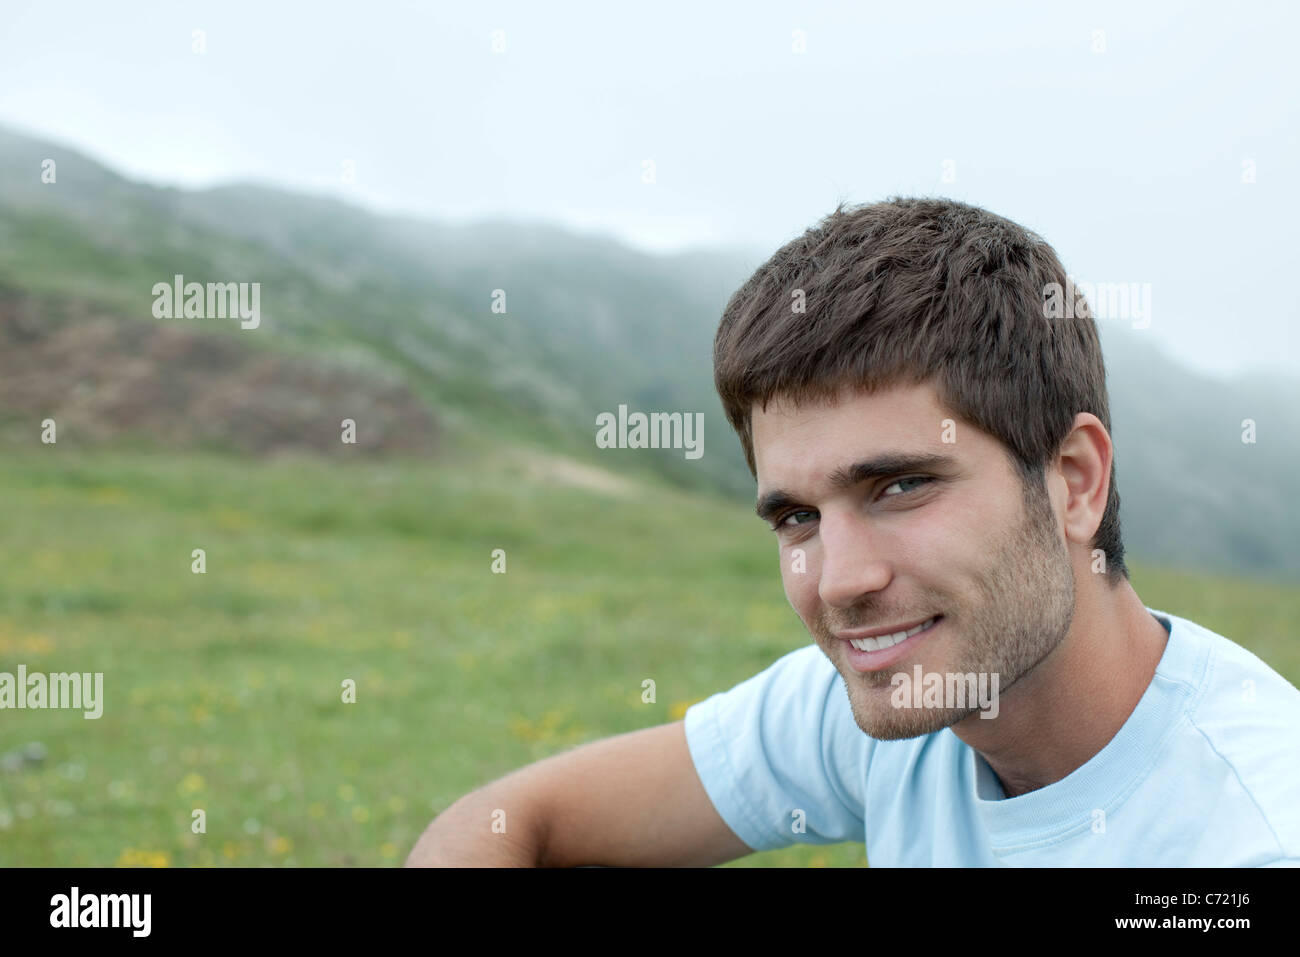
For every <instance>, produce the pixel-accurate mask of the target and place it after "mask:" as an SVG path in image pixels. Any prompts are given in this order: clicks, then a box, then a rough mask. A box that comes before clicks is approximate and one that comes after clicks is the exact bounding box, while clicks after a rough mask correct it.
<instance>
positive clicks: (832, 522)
mask: <svg viewBox="0 0 1300 957" xmlns="http://www.w3.org/2000/svg"><path fill="white" fill-rule="evenodd" d="M817 532H818V537H819V538H820V539H821V552H822V554H821V579H820V581H819V584H818V594H819V595H820V597H821V600H822V601H823V602H824V603H825V604H827V605H831V606H833V607H836V608H850V607H852V606H853V605H856V604H859V603H860V602H861V600H862V596H863V595H865V594H867V593H868V592H876V591H880V590H881V589H883V588H884V587H885V586H886V585H887V584H889V580H890V577H891V575H892V572H891V570H890V566H889V562H888V561H887V560H886V558H885V555H884V553H883V552H882V551H881V536H880V534H879V532H873V531H872V530H871V528H870V526H869V525H868V524H867V523H866V522H864V521H862V520H860V519H859V518H857V517H855V516H852V515H844V514H839V515H830V516H828V515H826V514H823V515H822V517H821V522H820V527H819V528H818V530H817Z"/></svg>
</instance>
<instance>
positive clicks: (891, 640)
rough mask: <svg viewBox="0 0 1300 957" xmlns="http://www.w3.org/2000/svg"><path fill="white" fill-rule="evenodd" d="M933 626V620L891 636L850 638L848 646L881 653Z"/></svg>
mask: <svg viewBox="0 0 1300 957" xmlns="http://www.w3.org/2000/svg"><path fill="white" fill-rule="evenodd" d="M933 624H934V619H933V618H931V619H930V620H929V621H923V622H921V624H919V625H917V626H916V627H915V628H909V629H908V630H907V631H896V632H894V634H892V635H880V636H879V637H876V638H850V639H849V644H851V645H852V646H853V647H854V648H856V649H858V651H883V650H884V649H886V648H892V647H894V645H896V644H898V643H899V642H900V641H905V640H907V639H908V638H911V637H912V636H913V635H915V634H916V633H917V632H921V631H925V629H927V628H929V627H930V626H931V625H933Z"/></svg>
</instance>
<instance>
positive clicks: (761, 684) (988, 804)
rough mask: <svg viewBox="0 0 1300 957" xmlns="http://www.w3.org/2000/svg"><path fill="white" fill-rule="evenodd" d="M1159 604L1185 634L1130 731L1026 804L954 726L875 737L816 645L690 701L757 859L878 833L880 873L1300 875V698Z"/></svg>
mask: <svg viewBox="0 0 1300 957" xmlns="http://www.w3.org/2000/svg"><path fill="white" fill-rule="evenodd" d="M1147 610H1148V611H1150V612H1151V613H1152V614H1153V615H1155V616H1156V618H1157V620H1159V621H1160V623H1161V624H1162V625H1164V626H1165V628H1166V630H1168V631H1169V640H1168V641H1167V642H1166V644H1165V650H1164V654H1163V655H1162V656H1161V658H1160V663H1159V665H1158V666H1157V667H1156V672H1155V676H1154V677H1153V678H1152V680H1151V684H1150V685H1149V686H1148V687H1147V690H1146V691H1145V692H1144V693H1143V695H1142V699H1141V700H1140V701H1139V702H1138V705H1137V707H1136V708H1135V709H1134V711H1133V713H1132V714H1131V715H1130V716H1129V718H1128V720H1127V721H1126V722H1125V723H1124V726H1123V727H1122V728H1120V730H1119V733H1118V734H1116V735H1115V737H1114V738H1113V739H1112V740H1111V741H1110V743H1109V744H1107V745H1106V746H1105V747H1104V748H1102V750H1101V751H1099V752H1098V753H1097V754H1096V755H1094V756H1093V757H1092V759H1091V760H1089V761H1088V762H1087V763H1085V764H1084V765H1082V766H1081V767H1079V768H1076V769H1075V770H1074V771H1073V772H1072V773H1070V774H1069V775H1067V776H1066V777H1064V778H1062V779H1061V780H1060V781H1057V782H1055V783H1053V784H1049V785H1047V786H1046V787H1043V788H1039V789H1038V790H1035V791H1030V792H1028V793H1026V794H1021V795H1019V796H1017V797H1013V798H1008V797H1006V796H1005V794H1004V793H1003V791H1002V787H1001V785H1000V783H999V782H998V779H997V776H996V775H995V774H994V773H993V770H992V768H991V767H990V766H989V765H988V762H986V761H985V760H984V758H983V757H981V756H980V755H979V753H978V752H976V751H975V750H973V749H972V748H970V747H969V746H968V745H966V744H965V743H964V742H963V741H962V740H961V739H960V738H958V737H957V736H956V735H955V734H953V732H952V729H951V728H945V729H943V730H942V731H937V732H935V733H933V734H928V735H922V736H919V737H916V738H908V739H904V740H898V741H880V740H877V739H875V738H871V737H868V736H867V735H866V734H865V733H863V731H862V730H861V729H860V728H859V727H858V725H857V723H856V722H855V721H854V720H853V713H852V711H851V710H850V707H849V699H848V695H847V692H846V691H845V688H844V684H843V681H842V679H841V678H840V674H839V672H838V671H836V670H835V666H834V665H833V664H831V662H830V660H829V659H828V658H827V657H826V655H825V654H824V653H823V652H822V650H821V649H820V648H819V647H818V646H817V645H815V644H812V645H808V646H806V647H804V648H800V649H799V650H797V651H792V652H791V653H790V654H788V655H786V656H785V657H783V658H781V659H780V660H779V661H777V662H776V663H775V664H773V665H772V666H771V667H769V668H768V669H766V670H765V671H763V672H761V673H760V674H758V675H755V676H754V677H753V678H750V679H749V680H748V681H745V682H742V683H741V684H739V685H737V686H736V687H734V688H732V689H731V690H730V691H725V692H721V693H719V694H715V695H713V696H712V697H710V698H708V699H706V700H704V701H701V702H699V703H698V704H696V705H694V706H692V707H691V708H689V709H688V710H687V712H686V719H685V724H686V739H687V743H688V744H689V747H690V752H691V758H692V760H693V761H694V762H695V768H696V770H697V771H698V772H699V775H700V779H701V781H702V782H703V783H704V788H705V790H706V791H707V792H708V794H709V798H710V799H711V800H712V801H713V805H714V807H716V808H717V810H718V813H719V814H721V815H722V818H723V820H725V821H726V822H727V825H728V826H729V827H730V828H731V829H732V830H733V831H735V832H736V835H737V836H738V837H739V838H740V839H741V840H742V841H744V842H745V843H746V844H748V845H749V846H750V847H751V848H753V849H754V850H755V851H765V850H770V849H772V848H777V847H785V846H788V845H791V844H795V843H809V844H833V843H837V842H841V841H857V840H864V841H865V843H866V850H867V860H868V863H870V864H871V865H872V866H873V867H890V866H903V867H932V866H937V867H997V866H1014V867H1060V866H1068V867H1089V866H1118V867H1129V866H1131V867H1182V866H1208V867H1253V866H1263V865H1274V866H1277V865H1291V866H1296V865H1300V691H1297V690H1296V688H1295V687H1293V686H1292V685H1291V684H1290V683H1289V682H1288V681H1287V680H1286V679H1285V678H1283V677H1282V676H1281V675H1279V674H1278V673H1277V672H1275V671H1274V670H1273V669H1272V668H1270V667H1269V666H1268V665H1266V664H1265V663H1264V662H1263V661H1261V660H1260V659H1259V658H1258V657H1256V656H1255V655H1254V654H1252V653H1251V652H1249V651H1247V650H1246V649H1245V648H1242V647H1241V646H1240V645H1238V644H1236V643H1235V642H1232V641H1230V640H1228V639H1227V638H1224V637H1223V636H1222V635H1218V634H1215V633H1214V632H1212V631H1209V630H1208V629H1206V628H1202V627H1201V626H1200V625H1197V624H1195V623H1194V622H1191V621H1187V620H1185V619H1182V618H1178V617H1176V616H1174V615H1170V614H1167V613H1165V612H1161V611H1155V610H1153V609H1147ZM799 812H803V813H802V815H801V814H799ZM800 827H802V828H803V830H802V831H800Z"/></svg>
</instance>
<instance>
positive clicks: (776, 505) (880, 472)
mask: <svg viewBox="0 0 1300 957" xmlns="http://www.w3.org/2000/svg"><path fill="white" fill-rule="evenodd" d="M956 468H957V460H956V459H955V458H953V457H952V456H951V455H944V454H942V453H938V452H930V453H925V454H922V453H916V452H890V453H886V454H885V455H878V456H876V457H875V458H872V459H863V460H862V461H861V462H854V463H853V464H852V465H846V466H841V467H840V468H837V469H836V470H835V471H834V472H832V473H831V477H830V484H831V488H833V489H837V490H839V489H846V488H852V487H853V486H854V485H857V484H858V483H859V482H866V481H868V480H870V479H876V478H886V477H888V476H890V475H898V474H899V473H901V472H946V471H955V470H956ZM797 504H799V499H797V498H796V497H795V496H794V495H792V494H791V493H790V492H787V491H786V490H785V489H779V488H778V489H773V490H772V491H770V492H768V493H767V494H766V495H763V496H762V497H761V498H759V500H758V504H757V505H755V506H754V513H755V514H756V515H758V517H759V518H761V519H763V520H764V521H765V522H770V521H771V520H772V518H773V516H775V515H776V514H777V513H778V512H780V511H781V510H782V509H784V508H788V507H790V506H791V505H797Z"/></svg>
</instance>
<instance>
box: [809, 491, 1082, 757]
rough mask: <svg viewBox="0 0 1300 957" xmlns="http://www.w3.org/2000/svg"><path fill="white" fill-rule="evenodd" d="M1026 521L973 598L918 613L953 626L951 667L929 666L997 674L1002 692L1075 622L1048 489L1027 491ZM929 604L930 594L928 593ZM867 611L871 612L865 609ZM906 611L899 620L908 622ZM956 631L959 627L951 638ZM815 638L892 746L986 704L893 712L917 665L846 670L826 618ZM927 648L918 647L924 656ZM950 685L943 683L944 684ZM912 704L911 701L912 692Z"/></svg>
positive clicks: (870, 729)
mask: <svg viewBox="0 0 1300 957" xmlns="http://www.w3.org/2000/svg"><path fill="white" fill-rule="evenodd" d="M1024 504H1025V508H1024V511H1023V513H1022V515H1023V519H1022V521H1021V523H1020V525H1019V526H1018V527H1017V528H1013V529H1010V530H1008V531H1007V533H1006V534H1004V535H1003V536H1002V537H1001V538H1000V539H999V541H998V542H997V543H996V544H995V546H994V550H993V553H992V555H991V557H990V560H989V562H988V564H987V565H986V566H985V567H984V568H983V569H981V571H980V572H979V573H978V574H976V576H975V579H974V582H973V585H972V587H971V590H970V593H969V594H968V595H967V596H965V598H964V600H963V601H962V602H961V603H959V604H957V605H956V607H954V608H952V609H948V608H947V607H946V605H947V603H949V602H951V601H952V596H949V595H942V594H935V595H933V598H934V599H935V601H936V604H935V605H933V606H931V607H928V608H926V609H913V610H914V611H921V612H922V613H924V612H925V611H937V612H938V613H940V614H943V615H944V621H943V622H942V624H943V625H944V626H945V627H946V628H948V629H949V633H948V634H947V635H946V636H945V639H944V640H945V642H946V643H947V646H948V647H950V648H955V649H956V651H955V653H956V655H957V660H956V661H954V662H934V661H930V662H929V663H928V665H925V666H923V667H925V668H933V667H935V666H938V667H941V668H943V669H945V670H944V671H943V672H942V674H943V675H944V677H945V678H946V675H947V674H948V673H953V672H956V673H961V674H968V673H974V674H975V675H976V676H977V679H978V676H979V675H980V674H984V675H987V676H990V677H989V678H987V679H986V680H987V681H989V682H990V683H989V684H988V685H987V687H990V688H991V687H992V685H991V676H992V675H994V674H996V675H997V676H998V686H997V692H998V694H999V695H1002V694H1005V693H1006V692H1007V691H1008V690H1009V689H1010V688H1011V686H1012V685H1014V684H1015V683H1016V682H1017V681H1019V680H1020V678H1022V677H1023V676H1024V675H1026V674H1027V673H1029V672H1030V671H1031V670H1032V669H1033V668H1034V667H1035V666H1036V665H1037V664H1038V663H1039V662H1040V661H1042V660H1043V659H1044V658H1046V657H1047V655H1048V654H1050V653H1051V652H1052V650H1053V649H1055V648H1056V647H1057V645H1059V644H1060V642H1061V641H1062V639H1064V638H1065V636H1066V634H1067V633H1068V632H1069V630H1070V623H1071V621H1072V620H1073V618H1074V587H1075V580H1074V569H1073V568H1072V567H1071V565H1070V558H1069V552H1068V551H1067V549H1066V546H1065V543H1064V542H1063V541H1062V540H1061V539H1060V537H1059V536H1058V532H1057V528H1056V521H1055V516H1054V514H1053V513H1052V511H1051V508H1050V504H1049V499H1048V497H1047V492H1046V490H1045V489H1042V488H1033V487H1026V488H1025V494H1024ZM925 597H926V598H927V599H928V598H929V597H931V596H928V595H927V596H925ZM864 611H865V612H867V613H869V612H871V608H870V607H867V606H864ZM907 614H908V613H907V612H906V611H904V612H903V613H902V615H901V616H900V617H903V618H905V617H907ZM859 617H860V618H862V619H864V620H872V619H874V620H877V621H880V620H898V619H889V618H887V617H886V616H883V615H878V614H876V615H871V614H866V613H864V614H860V615H859ZM951 629H959V632H957V633H955V634H954V633H953V632H952V631H951ZM819 631H820V634H819V635H818V636H817V637H818V641H819V643H820V644H821V646H822V650H823V651H827V649H831V648H833V649H834V650H835V652H836V654H835V655H833V656H832V655H828V657H831V661H832V662H833V663H834V664H835V666H836V668H837V669H838V670H839V672H840V678H841V679H842V680H843V682H844V690H845V692H846V693H847V694H848V696H849V706H850V708H851V709H852V711H853V718H854V720H855V721H856V722H857V724H858V727H859V728H861V729H862V730H863V731H864V732H865V733H867V734H868V735H870V736H871V737H873V738H877V739H879V740H882V741H894V740H899V739H902V738H914V737H917V736H918V735H923V734H931V733H933V732H935V731H940V730H942V729H943V728H946V727H949V726H950V725H953V724H956V723H957V722H958V721H961V720H962V719H963V718H966V717H967V716H969V715H971V714H973V713H975V712H976V711H977V710H979V709H980V707H981V705H980V703H979V702H978V701H975V702H971V701H969V700H967V701H966V702H965V706H963V707H911V706H908V707H895V706H894V704H893V703H892V701H891V699H892V697H893V692H894V690H895V689H894V687H893V685H892V684H891V681H892V678H893V676H894V674H896V673H898V672H900V671H901V672H903V673H905V674H906V675H907V676H908V679H909V681H912V680H913V679H914V677H915V675H914V673H913V671H912V668H913V667H914V665H913V664H912V663H911V662H907V664H906V667H904V663H902V662H900V665H899V667H896V668H890V669H887V670H885V671H879V672H868V673H867V674H859V673H858V672H856V671H853V670H852V669H851V668H849V666H848V664H847V661H846V656H845V650H844V648H843V647H842V644H843V640H842V639H840V638H836V637H835V636H834V634H833V633H832V632H831V629H830V628H829V627H827V626H826V623H825V621H822V622H820V623H819ZM925 647H926V646H925V644H924V643H922V644H921V646H920V648H921V649H922V650H921V655H922V656H924V655H925V651H924V649H925ZM945 685H946V681H945ZM906 697H907V700H908V701H909V702H910V701H911V698H912V696H911V694H908V695H907V696H906Z"/></svg>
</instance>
